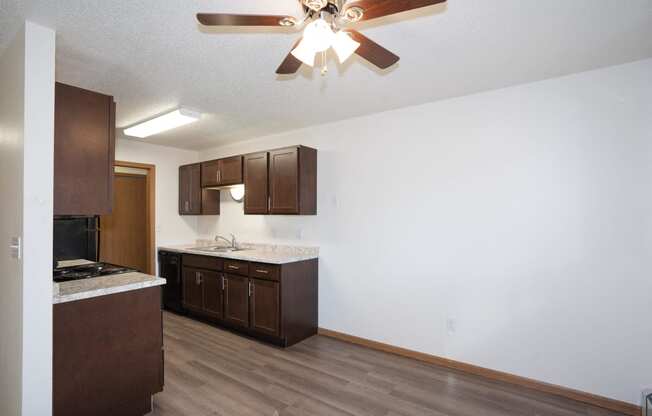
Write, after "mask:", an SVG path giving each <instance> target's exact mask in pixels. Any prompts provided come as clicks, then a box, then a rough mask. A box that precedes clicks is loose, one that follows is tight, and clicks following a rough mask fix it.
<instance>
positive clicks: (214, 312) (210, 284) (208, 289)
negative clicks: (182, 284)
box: [200, 271, 223, 319]
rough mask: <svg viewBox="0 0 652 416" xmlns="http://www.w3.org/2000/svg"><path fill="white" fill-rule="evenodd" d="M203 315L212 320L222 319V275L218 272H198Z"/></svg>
mask: <svg viewBox="0 0 652 416" xmlns="http://www.w3.org/2000/svg"><path fill="white" fill-rule="evenodd" d="M200 278H201V284H202V295H203V300H204V305H203V306H204V313H206V314H207V315H209V316H211V317H212V318H217V319H221V318H222V303H223V302H222V274H221V273H218V272H210V271H201V272H200Z"/></svg>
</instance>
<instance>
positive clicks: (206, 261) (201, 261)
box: [183, 254, 224, 271]
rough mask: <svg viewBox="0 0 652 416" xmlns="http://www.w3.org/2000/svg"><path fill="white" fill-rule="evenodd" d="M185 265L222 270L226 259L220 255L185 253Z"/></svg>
mask: <svg viewBox="0 0 652 416" xmlns="http://www.w3.org/2000/svg"><path fill="white" fill-rule="evenodd" d="M183 265H184V266H189V267H198V268H200V269H207V270H215V271H222V268H223V266H224V260H223V259H220V258H218V257H210V256H195V255H192V254H184V255H183Z"/></svg>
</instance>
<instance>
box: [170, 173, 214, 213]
mask: <svg viewBox="0 0 652 416" xmlns="http://www.w3.org/2000/svg"><path fill="white" fill-rule="evenodd" d="M201 171H202V167H201V164H199V163H194V164H192V165H185V166H180V167H179V215H218V214H219V213H220V191H218V190H213V189H202V187H201Z"/></svg>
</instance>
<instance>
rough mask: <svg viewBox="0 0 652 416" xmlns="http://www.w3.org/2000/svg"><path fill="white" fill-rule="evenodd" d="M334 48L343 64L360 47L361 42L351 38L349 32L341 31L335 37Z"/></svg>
mask: <svg viewBox="0 0 652 416" xmlns="http://www.w3.org/2000/svg"><path fill="white" fill-rule="evenodd" d="M332 46H333V50H334V51H335V54H336V55H337V59H339V61H340V63H341V64H343V63H344V62H345V61H346V60H347V59H349V58H350V57H351V55H353V54H354V53H355V51H357V50H358V48H359V47H360V42H356V41H355V40H353V39H351V36H349V34H348V33H346V32H343V31H339V32H337V34H336V35H335V36H334V38H333V45H332Z"/></svg>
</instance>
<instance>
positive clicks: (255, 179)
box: [244, 152, 269, 214]
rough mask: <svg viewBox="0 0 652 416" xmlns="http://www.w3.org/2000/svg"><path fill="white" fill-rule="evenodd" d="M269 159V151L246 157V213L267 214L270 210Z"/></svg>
mask: <svg viewBox="0 0 652 416" xmlns="http://www.w3.org/2000/svg"><path fill="white" fill-rule="evenodd" d="M267 161H268V154H267V152H262V153H255V154H250V155H246V156H245V157H244V184H245V197H244V213H245V214H267V213H268V212H269V210H268V207H269V193H268V166H267Z"/></svg>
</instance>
